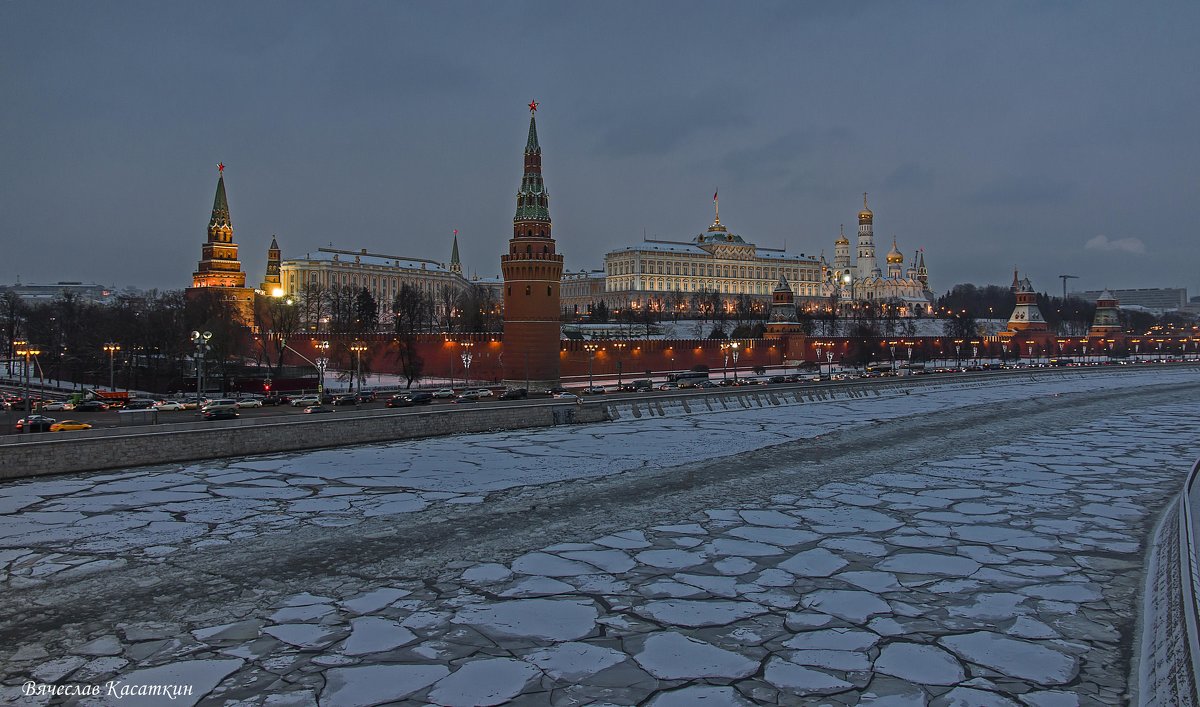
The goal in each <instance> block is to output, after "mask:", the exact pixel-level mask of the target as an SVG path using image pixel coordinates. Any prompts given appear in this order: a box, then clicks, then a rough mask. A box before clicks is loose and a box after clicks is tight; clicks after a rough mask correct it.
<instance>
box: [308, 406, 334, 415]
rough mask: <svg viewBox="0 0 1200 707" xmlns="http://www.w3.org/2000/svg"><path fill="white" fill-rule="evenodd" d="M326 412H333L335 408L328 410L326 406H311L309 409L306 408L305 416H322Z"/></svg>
mask: <svg viewBox="0 0 1200 707" xmlns="http://www.w3.org/2000/svg"><path fill="white" fill-rule="evenodd" d="M326 412H333V408H327V407H325V406H324V405H319V404H317V405H309V406H308V407H306V408H304V414H305V415H320V414H322V413H326Z"/></svg>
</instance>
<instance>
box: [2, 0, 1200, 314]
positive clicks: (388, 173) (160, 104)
mask: <svg viewBox="0 0 1200 707" xmlns="http://www.w3.org/2000/svg"><path fill="white" fill-rule="evenodd" d="M1197 28H1200V3H1198V2H1196V1H1195V0H1180V1H1168V0H1158V1H1156V2H1152V3H1130V2H1104V1H1097V0H1088V1H1087V2H1078V3H1069V2H1036V3H1035V2H958V1H951V2H925V3H895V2H865V1H864V2H833V1H832V0H831V1H830V2H826V3H816V2H780V3H768V2H753V3H745V2H722V3H716V2H695V1H688V2H630V3H618V2H601V3H589V4H586V5H585V4H583V3H562V2H554V3H544V4H542V3H517V2H503V3H484V2H476V3H455V2H436V3H434V2H412V3H401V2H346V3H324V4H321V5H317V4H315V3H293V2H278V3H270V2H253V3H244V2H214V1H212V0H207V1H206V2H202V3H162V2H157V1H155V2H118V3H84V2H51V1H36V2H35V1H33V0H29V1H27V2H22V1H17V0H11V1H9V2H4V3H3V4H0V59H2V61H0V96H3V105H2V106H0V145H3V151H2V153H0V154H2V156H3V167H4V168H3V171H2V173H0V174H2V176H0V217H2V218H0V229H2V230H0V234H2V241H3V245H4V254H5V257H4V258H3V259H2V260H0V283H8V282H13V281H15V280H16V279H17V278H20V280H21V281H22V282H34V283H41V282H54V281H58V280H83V281H97V282H101V283H105V284H116V285H119V286H124V285H134V286H139V287H147V288H148V287H158V288H177V287H184V286H187V285H189V284H190V282H191V273H192V271H193V270H194V269H195V267H196V261H197V260H198V259H199V257H200V245H201V243H203V241H204V239H205V231H206V227H207V224H208V218H209V214H210V211H211V208H212V198H213V191H214V188H215V184H216V178H217V170H216V163H217V162H218V161H222V160H223V161H224V162H225V164H226V166H227V167H226V172H225V174H226V185H227V187H228V192H229V204H230V209H231V212H232V218H233V225H234V233H235V241H236V242H237V243H238V244H239V245H240V246H241V258H242V262H243V266H244V268H245V270H246V271H247V273H248V281H249V282H250V283H252V284H257V283H258V282H259V281H260V280H261V279H262V272H263V268H264V264H265V260H266V249H267V245H268V244H269V243H270V240H271V236H272V234H277V235H278V238H279V243H280V246H281V247H282V248H283V253H284V257H285V258H287V257H294V256H303V255H304V254H305V253H306V252H310V251H315V250H316V248H318V247H321V246H328V245H329V244H330V243H333V244H334V245H335V246H336V247H339V248H345V249H359V248H367V249H369V250H371V251H373V252H381V253H385V254H392V255H405V256H415V257H425V258H432V259H437V260H448V259H449V252H450V237H451V231H452V229H455V228H457V229H458V230H459V239H460V246H461V252H462V259H463V263H464V266H465V268H466V269H467V271H468V272H476V271H477V272H478V273H479V274H480V275H496V274H498V273H499V262H498V261H499V255H500V253H501V252H503V250H504V248H505V243H506V241H507V239H508V238H509V237H510V235H511V222H512V216H513V212H514V208H515V202H514V195H515V193H516V190H517V188H518V185H519V183H520V177H521V151H522V148H523V146H524V143H525V134H526V127H527V121H528V116H529V113H528V110H527V109H526V108H525V104H526V103H528V102H529V101H530V99H534V98H536V99H537V100H538V101H540V102H541V104H542V105H541V109H540V110H539V112H538V130H539V134H540V137H541V143H542V149H543V163H544V171H545V175H546V185H547V188H548V190H549V192H550V212H551V216H552V217H553V219H554V235H555V237H556V238H557V240H558V244H559V251H560V252H562V253H563V254H564V255H565V257H566V264H567V267H568V268H569V269H571V270H578V269H580V268H585V267H586V268H598V267H601V266H602V264H603V255H604V253H605V252H606V251H608V250H611V249H613V248H617V247H621V246H625V245H630V244H632V243H635V242H638V241H640V240H641V239H642V237H643V233H645V234H647V235H648V236H649V237H651V238H654V237H658V238H663V239H673V240H685V239H687V238H691V237H694V236H695V235H696V234H698V233H700V232H701V231H702V230H703V229H704V228H705V227H707V226H708V224H709V223H710V222H711V221H712V201H711V199H712V192H713V190H714V188H717V187H719V188H720V193H721V207H722V210H721V211H722V213H721V215H722V221H723V222H725V223H726V224H727V225H728V226H729V227H730V228H731V230H733V231H734V232H735V233H738V234H740V235H742V236H743V237H744V238H745V239H746V240H747V241H750V242H753V243H757V244H759V245H763V246H772V247H778V246H781V245H783V244H784V243H785V242H786V245H787V247H788V249H789V250H793V251H797V252H803V253H808V254H819V253H820V252H821V251H822V250H824V251H825V253H826V255H827V256H828V257H829V258H830V259H832V257H833V241H834V239H835V238H836V236H837V233H838V225H839V224H841V223H844V224H846V229H847V232H848V233H852V232H853V231H854V229H855V227H856V226H855V224H856V221H855V214H856V213H857V211H858V209H859V207H860V205H861V193H862V192H864V191H866V192H870V195H871V196H870V203H871V208H872V209H873V210H874V212H875V215H876V218H875V232H876V241H877V243H878V246H879V253H880V256H882V254H883V253H885V252H886V251H887V250H888V248H889V247H890V245H891V239H892V236H893V235H895V236H896V237H897V239H898V240H899V243H900V247H901V249H902V250H903V251H904V252H905V253H906V254H910V253H911V252H912V251H914V250H916V249H917V248H922V247H923V248H924V249H925V253H926V261H927V264H928V265H929V268H930V275H931V284H932V285H933V289H934V290H936V291H938V292H942V291H945V290H946V289H948V288H949V287H950V286H952V285H953V284H955V283H959V282H974V283H979V284H984V283H1002V284H1007V283H1008V282H1009V281H1010V280H1011V278H1012V268H1013V267H1014V266H1017V267H1019V268H1020V269H1021V270H1022V272H1023V273H1024V272H1028V273H1029V274H1030V275H1031V276H1032V277H1033V279H1034V284H1035V285H1036V286H1037V287H1038V289H1040V290H1043V291H1050V292H1061V287H1062V285H1061V281H1060V280H1058V279H1057V276H1058V275H1060V274H1064V273H1065V274H1072V275H1079V276H1080V278H1081V279H1079V280H1076V281H1074V282H1073V283H1072V289H1074V288H1077V287H1078V288H1089V289H1090V288H1101V287H1105V286H1108V287H1113V288H1118V287H1154V286H1174V287H1187V288H1188V290H1189V295H1196V294H1200V268H1198V267H1197V263H1200V238H1198V237H1197V233H1198V229H1197V216H1196V214H1197V202H1198V201H1200V200H1198V199H1197V196H1198V194H1197V191H1198V190H1197V188H1198V186H1200V159H1198V158H1200V147H1198V145H1200V143H1198V140H1197V131H1196V126H1197V122H1198V118H1200V88H1198V87H1200V81H1198V80H1197V78H1196V72H1197V68H1198V67H1200V42H1198V41H1197V39H1196V30H1197Z"/></svg>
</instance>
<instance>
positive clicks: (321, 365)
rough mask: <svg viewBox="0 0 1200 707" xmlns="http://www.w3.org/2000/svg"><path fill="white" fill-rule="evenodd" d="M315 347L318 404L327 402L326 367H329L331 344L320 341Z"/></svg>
mask: <svg viewBox="0 0 1200 707" xmlns="http://www.w3.org/2000/svg"><path fill="white" fill-rule="evenodd" d="M313 346H314V347H315V348H316V349H317V351H318V353H319V355H318V356H317V360H316V362H315V363H316V364H317V376H318V377H317V403H318V404H320V403H323V402H325V367H326V366H328V365H329V342H328V341H318V342H316V343H315V344H313Z"/></svg>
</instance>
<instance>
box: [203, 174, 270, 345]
mask: <svg viewBox="0 0 1200 707" xmlns="http://www.w3.org/2000/svg"><path fill="white" fill-rule="evenodd" d="M217 171H218V176H217V193H216V196H215V197H213V209H212V218H210V219H209V221H208V240H207V241H206V242H205V243H204V245H203V246H202V247H201V249H200V264H199V265H198V266H197V268H196V272H194V273H192V286H191V287H189V288H188V290H187V294H188V296H195V295H196V294H198V293H199V292H201V291H206V290H216V291H218V292H220V293H221V294H222V296H223V297H224V299H225V300H226V301H228V302H229V303H230V304H232V305H233V306H234V307H235V308H236V309H237V311H238V314H239V315H240V316H241V318H242V321H244V322H249V321H251V320H252V318H253V316H252V315H253V311H252V310H253V306H254V290H253V289H252V288H249V287H246V273H245V272H243V271H242V264H241V262H240V261H239V260H238V246H237V243H234V242H233V221H232V219H230V216H229V200H228V199H227V198H226V197H225V165H224V164H219V165H217Z"/></svg>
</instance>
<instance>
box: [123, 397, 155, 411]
mask: <svg viewBox="0 0 1200 707" xmlns="http://www.w3.org/2000/svg"><path fill="white" fill-rule="evenodd" d="M152 407H154V401H153V400H150V399H148V398H134V399H133V400H130V401H129V402H127V403H125V409H126V410H149V409H150V408H152Z"/></svg>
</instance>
